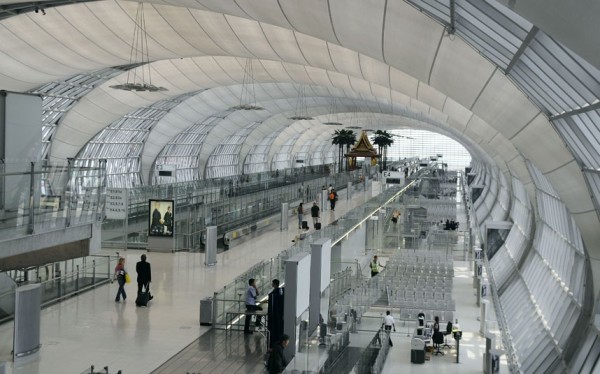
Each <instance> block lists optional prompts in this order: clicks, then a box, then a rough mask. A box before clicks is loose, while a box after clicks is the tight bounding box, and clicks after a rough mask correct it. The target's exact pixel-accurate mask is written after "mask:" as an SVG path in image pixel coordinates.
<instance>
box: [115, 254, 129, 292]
mask: <svg viewBox="0 0 600 374" xmlns="http://www.w3.org/2000/svg"><path fill="white" fill-rule="evenodd" d="M125 274H127V270H125V258H124V257H119V261H118V262H117V266H115V273H114V274H113V281H114V280H115V279H116V280H117V283H118V284H119V289H118V290H117V297H115V302H117V303H118V302H120V301H121V296H123V301H125V299H127V294H126V293H125Z"/></svg>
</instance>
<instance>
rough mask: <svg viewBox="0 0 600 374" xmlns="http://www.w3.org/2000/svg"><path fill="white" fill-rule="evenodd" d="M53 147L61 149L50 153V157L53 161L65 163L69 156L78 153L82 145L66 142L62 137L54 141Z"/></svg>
mask: <svg viewBox="0 0 600 374" xmlns="http://www.w3.org/2000/svg"><path fill="white" fill-rule="evenodd" d="M53 148H57V149H59V150H60V151H59V152H55V153H53V154H48V159H49V160H50V161H51V162H55V163H57V164H63V163H64V162H65V160H66V159H67V157H73V156H72V155H77V153H79V150H80V149H81V146H80V145H72V144H69V143H66V142H63V141H62V140H60V139H55V140H53V141H52V148H51V149H50V150H52V149H53Z"/></svg>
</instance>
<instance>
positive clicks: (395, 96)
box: [391, 91, 411, 108]
mask: <svg viewBox="0 0 600 374" xmlns="http://www.w3.org/2000/svg"><path fill="white" fill-rule="evenodd" d="M391 95H392V102H393V103H394V108H396V107H397V106H400V105H404V106H407V107H408V106H410V100H411V99H410V96H408V95H406V94H403V93H401V92H397V91H391Z"/></svg>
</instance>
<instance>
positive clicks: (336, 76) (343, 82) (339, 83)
mask: <svg viewBox="0 0 600 374" xmlns="http://www.w3.org/2000/svg"><path fill="white" fill-rule="evenodd" d="M327 74H328V75H329V80H330V81H331V83H333V86H334V87H336V88H339V89H342V90H348V91H352V86H351V85H350V81H349V80H348V76H347V75H345V74H340V73H337V72H335V71H328V72H327Z"/></svg>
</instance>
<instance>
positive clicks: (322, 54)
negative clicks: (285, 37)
mask: <svg viewBox="0 0 600 374" xmlns="http://www.w3.org/2000/svg"><path fill="white" fill-rule="evenodd" d="M296 40H297V41H298V45H299V46H300V49H301V50H302V55H303V56H304V58H306V60H307V61H308V63H309V64H310V65H312V66H315V67H319V68H322V69H326V70H335V66H333V61H331V56H329V48H328V44H327V42H325V41H323V40H320V39H317V38H313V37H312V36H309V35H304V34H299V33H296Z"/></svg>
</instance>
